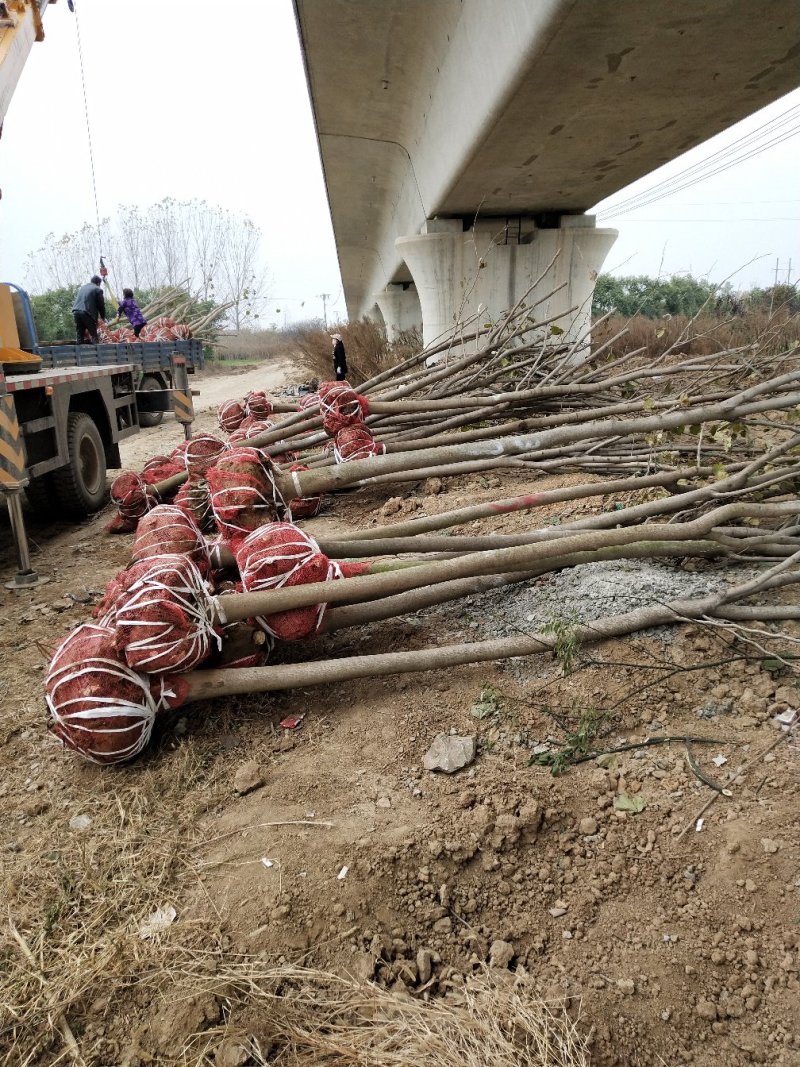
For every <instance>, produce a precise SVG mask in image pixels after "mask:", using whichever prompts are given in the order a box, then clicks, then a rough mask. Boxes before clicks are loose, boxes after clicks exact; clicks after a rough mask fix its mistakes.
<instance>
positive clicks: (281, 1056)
mask: <svg viewBox="0 0 800 1067" xmlns="http://www.w3.org/2000/svg"><path fill="white" fill-rule="evenodd" d="M175 977H176V979H178V980H179V981H180V982H181V983H182V984H186V983H187V982H188V984H189V985H190V987H191V988H192V989H193V990H194V992H195V994H196V993H198V992H207V993H212V994H216V995H222V996H224V997H225V998H226V1000H227V1002H228V1004H229V1005H234V1004H237V1003H240V1004H243V1005H247V1007H248V1009H249V1019H250V1020H251V1022H253V1023H254V1025H253V1027H252V1028H251V1030H250V1032H249V1034H248V1036H247V1037H242V1038H240V1039H239V1040H240V1041H241V1042H242V1044H243V1047H244V1048H245V1049H246V1050H247V1051H248V1052H249V1053H250V1056H251V1057H252V1060H253V1062H254V1063H256V1064H259V1065H266V1064H268V1063H269V1064H276V1065H277V1064H280V1065H283V1067H415V1065H416V1064H425V1065H427V1064H436V1065H437V1067H489V1065H491V1067H588V1064H589V1056H588V1051H587V1044H586V1040H585V1039H584V1037H583V1036H582V1035H581V1033H580V1031H579V1029H578V1020H575V1019H573V1018H571V1016H570V1014H569V1012H568V1011H567V1010H566V1008H565V1007H564V1006H563V1005H561V1006H558V1007H556V1006H555V1005H548V1004H547V1003H545V1002H544V1001H543V1000H542V999H541V998H540V997H539V996H537V995H536V993H535V991H534V988H533V981H532V980H531V979H530V978H529V977H528V975H527V974H525V973H524V972H521V973H519V974H517V975H513V974H510V973H509V972H507V971H506V972H495V973H493V972H483V973H481V974H478V975H476V976H474V977H471V978H469V979H468V980H467V982H466V983H465V984H464V985H463V986H461V987H460V988H459V989H458V991H457V992H454V994H453V995H452V996H451V997H448V998H446V999H444V1000H442V999H439V1000H430V1001H425V1000H422V999H414V998H413V997H411V996H410V995H409V994H407V993H404V992H400V993H399V994H398V993H394V992H392V991H390V990H387V989H384V988H382V987H380V986H377V985H373V984H371V983H359V982H357V981H355V980H352V979H350V978H347V977H344V976H341V975H336V974H331V973H328V972H325V971H319V970H314V969H311V968H295V967H289V966H283V967H269V966H264V965H262V966H260V967H259V965H258V964H257V963H256V962H253V961H242V962H241V963H240V964H238V965H236V966H234V967H222V968H221V969H218V970H217V972H216V973H215V974H214V975H213V976H209V974H208V973H207V968H201V969H197V970H195V971H194V972H193V971H192V970H191V968H182V969H181V971H180V972H179V974H177V975H176V976H175ZM226 1032H228V1033H229V1032H230V1028H229V1027H227V1026H226V1027H221V1028H220V1029H219V1030H218V1031H216V1032H214V1033H212V1032H208V1031H207V1032H205V1033H204V1034H203V1035H202V1036H201V1035H197V1037H198V1044H202V1045H203V1046H204V1047H203V1049H202V1051H200V1049H199V1048H198V1049H197V1055H198V1056H199V1057H200V1058H198V1059H197V1060H196V1061H194V1060H193V1061H192V1062H197V1063H198V1064H200V1063H203V1064H206V1063H207V1064H209V1067H210V1065H211V1064H212V1063H213V1060H211V1059H206V1058H205V1057H206V1055H208V1053H209V1051H210V1048H211V1047H212V1046H213V1044H214V1043H215V1040H216V1041H219V1040H220V1039H221V1038H222V1037H223V1036H224V1035H225V1034H226ZM239 1032H241V1030H240V1031H239Z"/></svg>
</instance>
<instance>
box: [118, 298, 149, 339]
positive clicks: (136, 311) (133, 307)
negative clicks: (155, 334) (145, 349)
mask: <svg viewBox="0 0 800 1067" xmlns="http://www.w3.org/2000/svg"><path fill="white" fill-rule="evenodd" d="M122 296H123V300H122V303H121V304H120V306H119V307H118V308H117V314H118V315H125V316H126V318H127V320H128V322H129V323H130V324H131V326H132V327H133V332H134V334H135V335H136V336H137V337H138V336H139V334H140V333H141V332H142V327H143V326H146V325H147V319H146V318H145V317H144V315H143V314H142V309H141V308H140V307H139V305H138V304H137V303H136V300H135V298H134V295H133V289H123V290H122Z"/></svg>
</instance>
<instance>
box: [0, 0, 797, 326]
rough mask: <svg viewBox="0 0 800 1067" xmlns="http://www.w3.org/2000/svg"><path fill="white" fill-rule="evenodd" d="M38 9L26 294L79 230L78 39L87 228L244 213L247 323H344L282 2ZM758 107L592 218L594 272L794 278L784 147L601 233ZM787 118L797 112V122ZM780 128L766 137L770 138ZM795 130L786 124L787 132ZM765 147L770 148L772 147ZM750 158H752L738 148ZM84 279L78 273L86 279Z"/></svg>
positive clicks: (25, 78)
mask: <svg viewBox="0 0 800 1067" xmlns="http://www.w3.org/2000/svg"><path fill="white" fill-rule="evenodd" d="M75 6H76V8H77V10H78V19H79V22H78V19H76V17H75V16H74V15H72V14H71V13H70V11H69V9H68V7H67V4H66V2H61V3H58V4H56V5H54V6H52V7H50V8H49V10H48V11H47V14H46V16H45V21H44V25H45V34H46V39H45V41H44V42H43V43H41V44H37V45H35V46H34V49H33V52H32V54H31V58H30V59H29V61H28V63H27V65H26V67H25V70H24V71H23V74H22V78H21V80H20V84H19V86H18V88H17V92H16V94H15V96H14V98H13V100H12V101H11V105H10V107H9V110H8V114H7V115H6V119H5V124H4V129H3V137H2V141H0V186H1V187H2V192H3V198H2V201H1V202H0V257H1V258H2V264H3V266H2V271H0V276H2V277H3V278H4V279H5V280H11V281H17V282H22V283H23V284H24V283H26V282H27V281H28V280H29V279H28V278H27V277H26V271H25V260H26V257H27V255H28V254H29V253H30V252H32V251H33V250H35V249H36V248H38V247H39V246H40V245H41V243H42V241H43V239H44V238H45V236H46V235H47V234H48V233H51V232H52V233H55V234H56V235H62V234H64V233H68V232H71V231H74V230H76V229H78V228H80V226H81V225H82V224H83V223H84V222H86V221H88V222H92V223H94V220H95V201H94V195H93V189H92V173H91V165H90V157H89V149H88V136H87V122H86V117H85V114H84V99H83V90H82V85H81V66H80V60H79V52H78V38H77V32H76V30H77V29H78V28H79V30H80V39H81V43H82V52H83V66H84V76H85V82H86V92H87V101H88V109H89V127H88V129H89V131H90V132H91V139H92V145H93V150H94V168H95V175H96V183H97V199H98V204H99V211H100V215H101V217H105V216H108V215H112V216H113V215H114V213H115V210H116V207H117V205H119V204H126V205H133V204H137V205H141V206H143V207H147V206H148V205H149V204H152V203H155V202H157V201H159V200H161V199H163V198H164V197H166V196H170V197H173V198H175V199H177V200H189V199H192V198H198V199H203V200H207V201H208V202H209V203H212V204H219V205H220V206H222V207H224V208H228V209H230V210H233V211H238V212H242V213H243V214H246V215H248V216H249V217H250V218H251V219H252V220H253V222H254V223H255V224H256V225H257V226H258V227H259V228H260V229H261V231H262V234H263V242H262V247H263V257H264V263H265V265H266V267H267V269H268V273H269V292H270V302H269V304H268V306H267V308H266V310H265V313H264V314H263V315H262V322H267V323H268V322H272V321H275V322H277V323H279V324H280V325H286V324H289V323H291V322H294V321H298V320H302V319H307V318H317V317H322V312H323V301H322V299H321V294H323V293H326V294H329V299H328V300H327V312H328V318H329V319H331V318H336V317H337V316H341V317H344V315H345V305H344V297H343V293H342V285H341V279H340V276H339V269H338V264H337V260H336V249H335V243H334V238H333V231H332V228H331V224H330V217H329V213H328V205H327V199H326V196H325V189H324V183H323V179H322V171H321V166H320V162H319V152H318V148H317V142H316V137H315V133H314V126H313V119H312V114H311V108H310V105H309V102H308V94H307V89H306V82H305V74H304V71H303V65H302V61H301V56H300V48H299V44H298V41H297V32H296V28H295V22H294V14H293V11H292V5H291V3H290V0H237V2H236V3H230V4H221V3H219V0H169V2H165V0H75ZM791 107H795V108H800V90H798V91H797V92H795V93H792V94H790V95H789V96H787V97H784V98H783V100H781V101H776V102H775V103H774V104H772V105H770V106H769V108H766V109H764V110H763V111H762V112H759V113H758V114H756V115H754V116H751V117H750V118H749V119H746V120H744V122H742V123H739V124H737V126H735V127H732V128H731V129H730V130H728V131H726V132H725V133H722V134H720V135H718V136H717V137H716V138H713V139H712V140H711V141H709V142H706V143H705V144H704V145H701V146H699V147H698V148H696V149H693V150H692V151H691V152H688V153H686V154H685V155H684V156H682V157H680V158H679V159H678V160H675V161H673V162H672V163H670V164H667V165H666V166H665V167H662V168H660V170H659V171H656V172H654V174H653V175H651V176H649V177H648V178H645V179H642V180H641V181H640V182H637V183H635V184H634V185H633V186H631V187H629V188H628V189H627V190H623V191H621V192H620V193H619V194H615V196H614V197H612V198H609V200H608V201H606V202H604V203H603V204H600V205H598V208H597V209H596V210H597V213H598V225H609V226H613V227H615V228H616V229H618V230H619V231H620V236H619V238H618V240H617V242H616V244H615V245H614V246H613V248H612V250H611V252H610V253H609V256H608V259H607V260H606V264H605V267H604V269H605V270H608V271H611V272H612V273H616V274H651V275H656V274H659V273H660V274H662V275H670V274H673V273H685V272H690V273H692V274H694V275H696V276H698V277H709V278H710V279H711V280H712V281H717V282H718V281H722V280H723V279H725V278H727V277H729V276H733V277H732V284H733V285H734V287H735V288H745V287H749V286H751V285H768V284H771V283H772V281H774V278H775V269H776V261H777V265H778V278H779V280H780V281H785V280H786V278H787V274H788V271H789V261H790V260H791V261H792V268H791V269H792V274H791V280H792V281H795V280H797V278H798V275H800V182H798V180H797V174H798V169H799V168H798V163H799V162H800V137H798V135H797V134H795V135H794V136H791V137H788V138H787V139H785V140H783V141H782V142H781V143H778V144H774V145H773V146H772V147H768V148H764V149H763V150H762V151H756V153H755V154H754V155H753V156H752V158H751V159H749V160H747V161H746V162H743V163H740V164H738V165H736V166H733V167H731V168H730V169H728V170H726V171H724V172H723V173H720V174H718V175H716V176H715V177H711V178H709V179H708V180H706V181H702V182H699V183H697V184H695V185H693V186H692V187H691V188H689V189H686V190H685V191H683V192H679V193H676V194H675V195H671V196H668V197H664V198H663V199H660V200H658V201H657V202H655V203H653V204H651V205H649V206H647V207H643V208H640V209H638V210H635V211H629V212H627V213H625V214H621V215H619V216H618V217H614V218H610V217H609V218H608V221H606V216H607V215H609V214H610V212H611V210H612V207H613V204H614V203H615V202H618V201H621V200H623V199H626V198H627V197H628V196H629V195H631V194H632V193H635V192H637V191H638V190H639V189H641V188H649V187H650V186H652V185H655V184H657V183H658V182H661V181H663V180H665V179H666V178H668V177H670V176H671V175H673V174H675V173H678V172H680V171H682V170H683V169H684V168H685V167H687V166H688V165H690V164H691V163H693V162H695V161H696V160H697V159H703V158H705V157H706V156H708V155H709V154H710V153H711V152H712V151H714V150H717V149H718V148H719V147H720V146H723V147H724V146H725V145H728V144H731V143H732V142H733V141H735V140H736V139H737V138H741V137H743V136H745V135H751V134H752V133H753V131H757V130H758V129H763V126H764V123H765V122H766V121H768V120H769V119H771V118H773V117H774V116H775V115H780V114H783V113H784V112H786V111H787V109H789V108H791ZM799 113H800V112H799ZM791 128H793V127H792V125H791V123H790V122H787V123H785V124H784V125H783V126H782V127H781V132H782V133H783V134H785V133H787V132H788V131H789V130H790V129H791ZM794 128H800V120H798V121H797V122H795V123H794ZM774 139H775V140H777V137H776V138H774ZM754 146H755V148H756V149H758V148H759V144H758V142H754ZM90 266H91V268H92V269H94V267H95V265H94V264H91V265H90Z"/></svg>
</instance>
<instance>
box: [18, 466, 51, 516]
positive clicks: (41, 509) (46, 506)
mask: <svg viewBox="0 0 800 1067" xmlns="http://www.w3.org/2000/svg"><path fill="white" fill-rule="evenodd" d="M54 492H55V490H54V489H53V480H52V478H51V477H50V475H49V474H43V475H42V476H41V477H40V478H31V480H30V481H29V482H28V484H27V485H26V486H25V496H26V498H27V500H28V505H29V506H30V509H31V511H32V512H33V513H34V515H36V516H37V517H40V518H41V517H43V516H47V517H48V518H52V517H53V495H54Z"/></svg>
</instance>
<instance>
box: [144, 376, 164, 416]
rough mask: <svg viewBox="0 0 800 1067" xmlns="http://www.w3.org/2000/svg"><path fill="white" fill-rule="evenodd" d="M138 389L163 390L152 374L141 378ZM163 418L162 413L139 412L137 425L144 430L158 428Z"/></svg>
mask: <svg viewBox="0 0 800 1067" xmlns="http://www.w3.org/2000/svg"><path fill="white" fill-rule="evenodd" d="M139 388H140V389H147V390H153V391H154V390H156V389H163V388H164V386H163V384H162V383H161V382H160V381H159V380H158V378H156V377H155V376H154V375H152V374H146V375H145V376H144V378H142V383H141V385H140V386H139ZM163 418H164V412H163V411H140V412H139V425H140V426H143V427H145V428H146V429H147V428H149V427H150V426H158V424H159V423H160V422H161V420H162V419H163Z"/></svg>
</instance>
